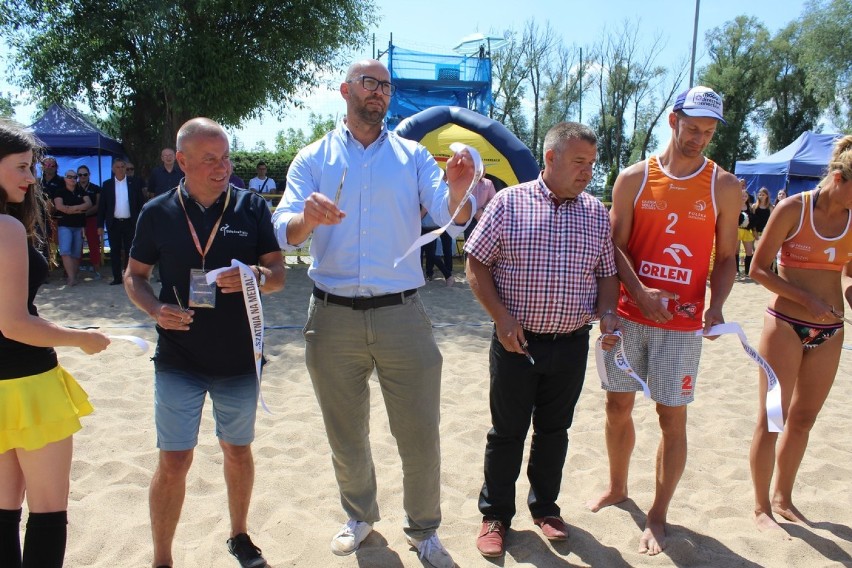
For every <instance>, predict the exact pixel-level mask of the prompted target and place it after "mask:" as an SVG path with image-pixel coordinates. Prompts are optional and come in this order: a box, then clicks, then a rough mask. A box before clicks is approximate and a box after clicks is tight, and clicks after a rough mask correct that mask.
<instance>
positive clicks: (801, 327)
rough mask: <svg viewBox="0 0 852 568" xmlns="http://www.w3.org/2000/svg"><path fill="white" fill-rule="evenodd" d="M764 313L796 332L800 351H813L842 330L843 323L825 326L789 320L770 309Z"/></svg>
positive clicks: (787, 317)
mask: <svg viewBox="0 0 852 568" xmlns="http://www.w3.org/2000/svg"><path fill="white" fill-rule="evenodd" d="M766 313H768V314H769V315H771V316H773V317H775V318H778V319H780V320H781V321H785V322H787V323H789V324H790V327H792V328H793V331H795V332H796V335H798V336H799V340H800V341H801V342H802V349H813V348H814V347H817V346H818V345H820V344H822V343H823V342H824V341H827V340H828V339H831V337H833V336H834V334H835V333H837V331H838V330H840V329H843V323H830V324H825V325H823V324H819V323H810V322H806V321H802V320H798V319H795V318H791V317H790V316H785V315H784V314H782V313H781V312H776V311H775V310H773V309H772V308H766Z"/></svg>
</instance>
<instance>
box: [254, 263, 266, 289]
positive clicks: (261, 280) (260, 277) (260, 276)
mask: <svg viewBox="0 0 852 568" xmlns="http://www.w3.org/2000/svg"><path fill="white" fill-rule="evenodd" d="M254 269H255V271H256V272H257V285H258V286H259V287H261V288H263V287H264V286H265V285H266V274H264V273H263V271H261V270H260V267H259V266H258V265H256V264H255V265H254Z"/></svg>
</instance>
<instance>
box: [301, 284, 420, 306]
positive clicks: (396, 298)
mask: <svg viewBox="0 0 852 568" xmlns="http://www.w3.org/2000/svg"><path fill="white" fill-rule="evenodd" d="M416 293H417V290H416V289H414V290H406V291H405V292H398V293H396V294H385V295H383V296H364V297H361V298H347V297H346V296H335V295H334V294H329V293H328V292H323V291H322V290H320V289H319V288H317V287H316V286H314V297H315V298H316V299H318V300H322V301H324V302H328V303H329V304H337V305H338V306H346V307H347V308H352V309H353V310H372V309H374V308H385V307H387V306H398V305H400V304H402V303H403V302H405V299H406V298H408V297H409V296H413V295H414V294H416Z"/></svg>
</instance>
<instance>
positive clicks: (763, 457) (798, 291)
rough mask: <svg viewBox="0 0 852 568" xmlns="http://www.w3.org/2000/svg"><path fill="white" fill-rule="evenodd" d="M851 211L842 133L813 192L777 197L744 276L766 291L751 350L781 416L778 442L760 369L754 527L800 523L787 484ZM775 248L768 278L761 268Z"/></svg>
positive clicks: (850, 145) (839, 301) (824, 341)
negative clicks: (764, 365)
mask: <svg viewBox="0 0 852 568" xmlns="http://www.w3.org/2000/svg"><path fill="white" fill-rule="evenodd" d="M850 210H852V136H846V137H844V138H842V139H840V140H839V141H838V142H837V144H836V145H835V148H834V152H833V154H832V156H831V161H830V162H829V164H828V175H827V176H826V177H825V178H824V179H823V180H822V182H821V183H820V185H819V186H818V187H817V188H816V189H814V190H812V191H807V192H804V193H801V194H798V195H794V196H792V197H788V198H786V199H784V200H783V201H781V202H779V203H778V205H777V206H776V207H775V211H774V213H773V214H772V216H771V217H770V218H769V222H768V223H767V225H766V230H765V231H764V232H763V237H762V238H761V239H760V241H759V243H758V246H757V251H756V252H755V254H754V259H753V262H752V265H751V277H752V278H753V279H754V280H756V281H757V282H758V283H760V284H762V285H763V286H764V287H766V289H768V290H769V291H770V292H773V293H774V296H773V297H772V300H771V301H770V302H769V307H768V308H767V310H766V311H767V313H766V315H765V316H764V323H763V333H762V334H761V337H760V353H761V355H763V357H764V358H765V359H766V361H767V362H768V363H769V364H770V365H771V367H772V369H773V370H774V371H775V373H776V374H777V376H778V382H779V384H780V387H781V405H782V409H783V411H784V418H785V426H784V432H783V433H782V434H781V437H780V441H778V434H777V433H773V432H769V431H768V428H767V418H766V390H767V383H766V375H765V373H764V372H763V371H762V370H761V371H760V380H759V394H760V396H759V410H758V418H757V427H756V428H755V430H754V437H753V438H752V443H751V453H750V462H751V475H752V482H753V483H754V495H755V507H754V519H755V522H756V523H757V526H758V528H760V529H761V530H782V529H781V527H780V526H779V525H778V523H777V522H776V521H775V518H774V516H773V513H775V514H778V515H780V516H781V517H783V518H785V519H787V520H789V521H793V522H802V521H804V517H803V516H802V514H801V513H800V512H799V511H798V510H797V509H796V507H795V506H794V505H793V499H792V493H793V484H794V482H795V480H796V474H797V472H798V470H799V465H800V464H801V462H802V457H803V456H804V453H805V448H806V447H807V444H808V435H809V432H810V430H811V427H813V425H814V422H815V421H816V417H817V415H818V414H819V411H820V410H821V409H822V405H823V403H824V402H825V399H826V398H827V397H828V393H829V391H830V390H831V385H832V383H833V382H834V376H835V374H836V373H837V365H838V362H839V360H840V350H841V348H842V346H843V308H844V306H843V304H844V291H843V290H844V286H848V280H847V277H846V276H844V269H846V271H847V272H848V273H849V274H852V272H849V267H848V265H847V263H848V262H849V260H850V259H852V211H850ZM779 249H780V251H781V257H780V266H779V269H778V274H775V273H774V272H772V270H771V268H770V267H771V265H772V261H773V260H775V255H776V253H777V252H778V250H779ZM841 279H843V282H842V281H841ZM849 294H850V295H852V288H850V292H849ZM776 442H778V443H777V452H776ZM773 471H774V472H775V473H776V477H775V487H774V489H773V491H772V493H771V494H770V488H769V486H770V482H771V480H772V475H773ZM784 534H785V536H786V533H784Z"/></svg>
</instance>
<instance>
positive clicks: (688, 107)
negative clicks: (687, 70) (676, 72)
mask: <svg viewBox="0 0 852 568" xmlns="http://www.w3.org/2000/svg"><path fill="white" fill-rule="evenodd" d="M672 110H673V111H674V112H677V111H679V110H680V111H683V113H684V114H686V115H687V116H704V117H708V118H715V119H716V120H718V121H719V122H721V123H722V124H725V125H727V124H728V123H727V122H725V119H724V118H722V97H720V96H719V95H718V93H716V91H714V90H713V89H711V88H710V87H692V88H691V89H689V90H687V91H684V92H682V93H681V94H679V95H678V97H677V99H676V100H675V104H674V108H673V109H672Z"/></svg>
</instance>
